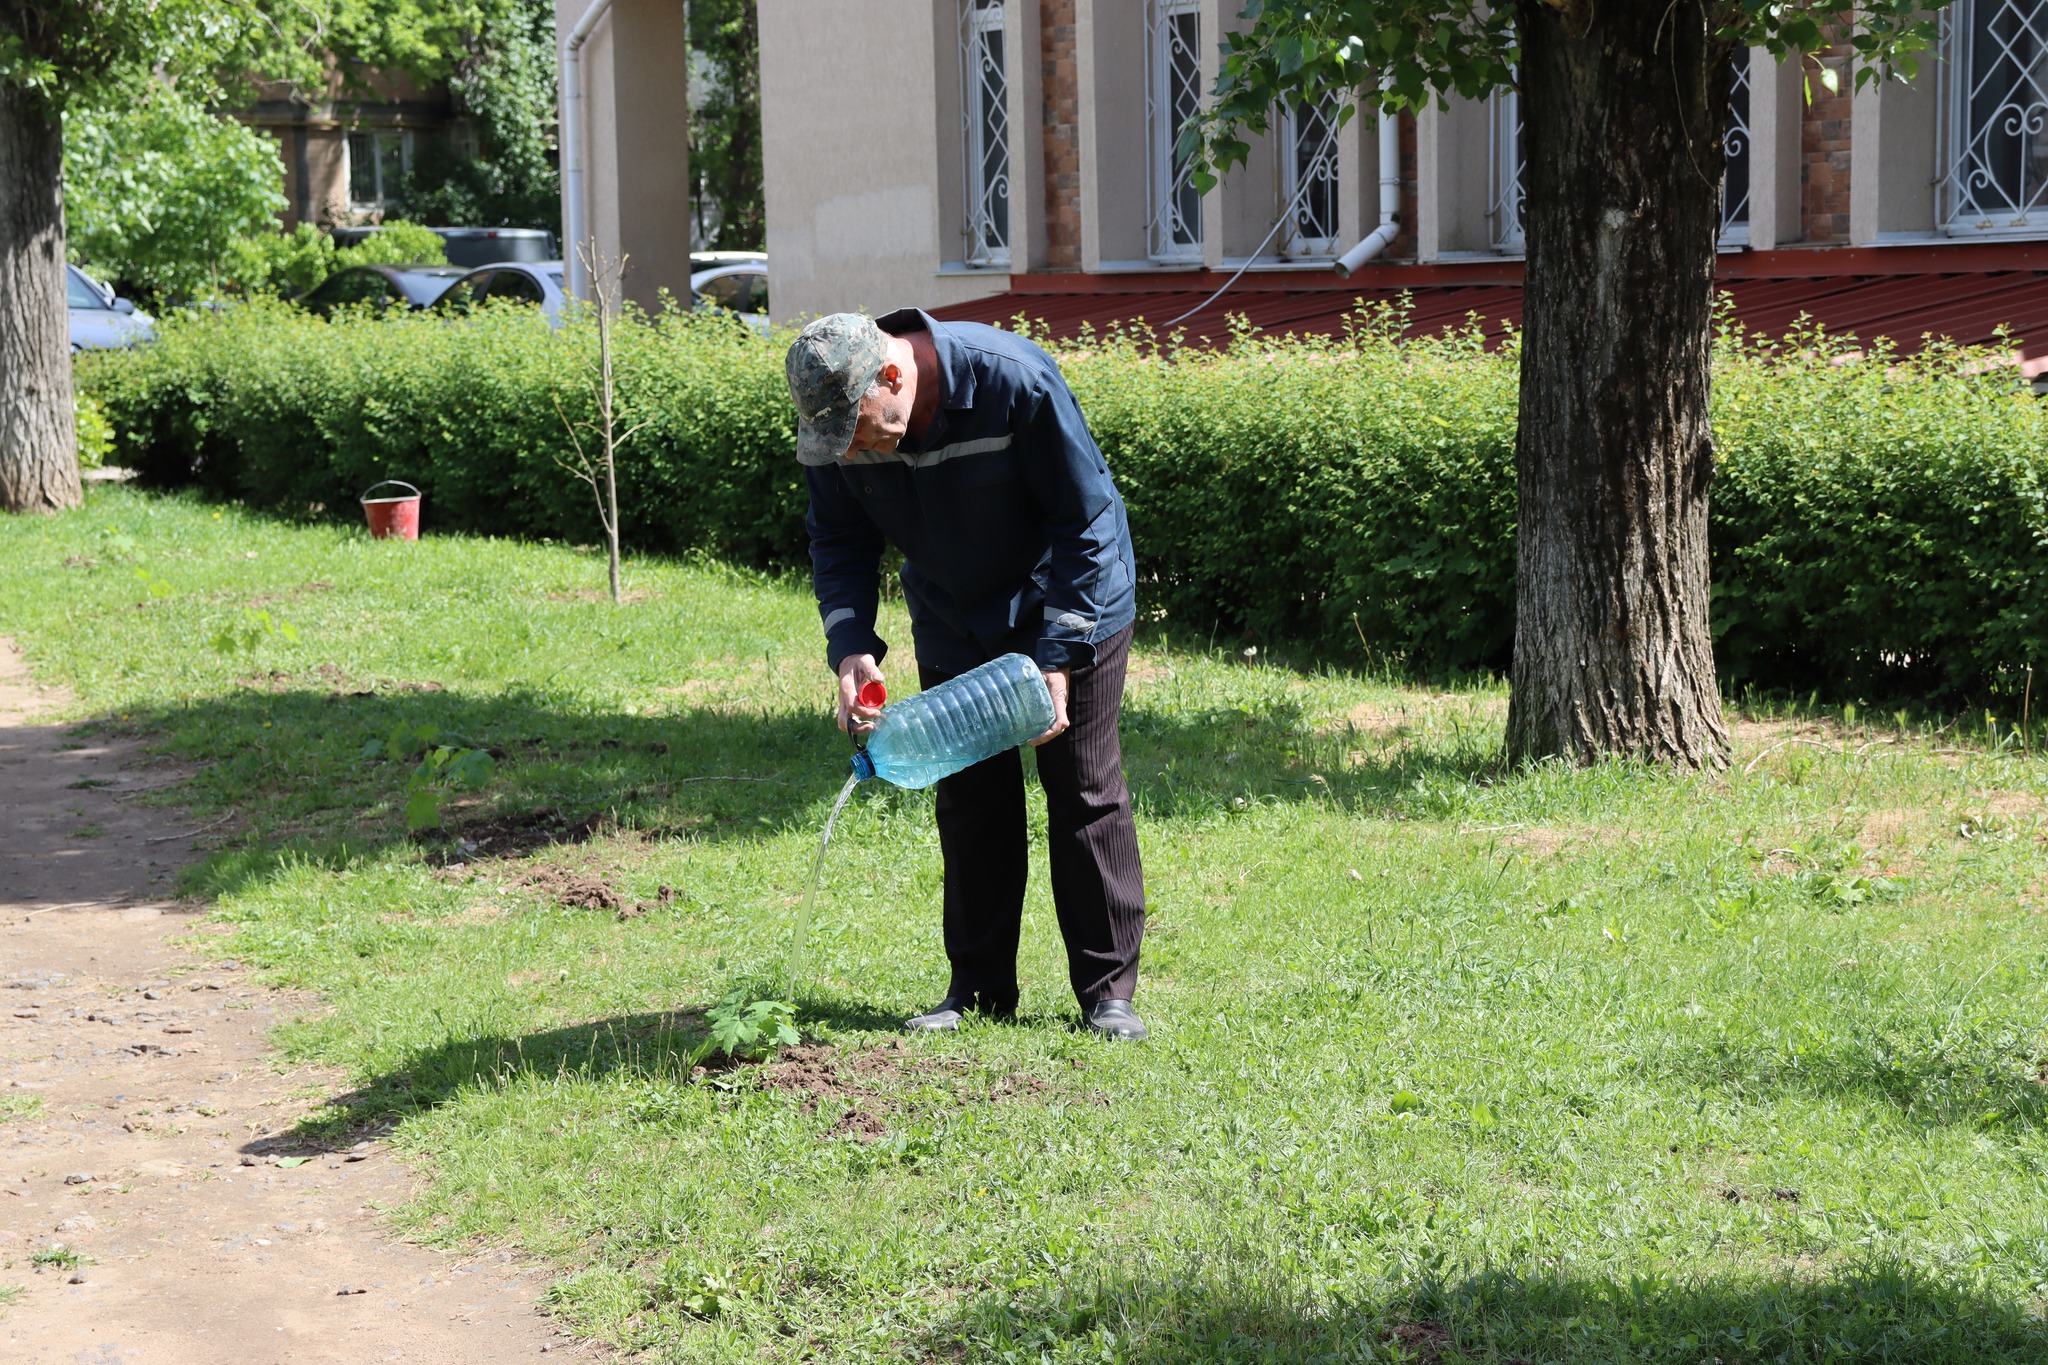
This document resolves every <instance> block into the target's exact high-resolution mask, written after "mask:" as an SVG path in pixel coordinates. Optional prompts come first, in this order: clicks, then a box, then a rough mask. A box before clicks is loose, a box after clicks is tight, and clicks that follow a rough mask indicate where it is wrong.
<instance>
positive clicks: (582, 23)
mask: <svg viewBox="0 0 2048 1365" xmlns="http://www.w3.org/2000/svg"><path fill="white" fill-rule="evenodd" d="M611 7H612V0H592V3H591V6H590V8H589V9H586V10H584V11H583V17H582V18H581V19H578V20H577V21H576V26H575V27H574V28H572V29H570V30H569V36H568V37H567V38H564V39H563V40H562V70H561V80H562V127H561V138H562V267H563V269H564V270H566V271H567V272H568V274H567V278H568V281H569V297H570V298H572V299H582V300H584V301H585V302H586V303H587V302H589V299H590V278H589V272H588V271H587V270H586V269H585V267H584V264H583V256H582V251H581V248H582V247H583V245H584V240H583V239H584V235H585V233H586V232H587V231H588V228H587V227H586V226H585V223H584V217H585V215H584V204H583V44H584V43H586V42H588V41H589V40H590V34H591V30H593V29H595V28H596V27H597V21H598V20H600V19H602V18H604V16H605V13H606V11H608V10H610V9H611Z"/></svg>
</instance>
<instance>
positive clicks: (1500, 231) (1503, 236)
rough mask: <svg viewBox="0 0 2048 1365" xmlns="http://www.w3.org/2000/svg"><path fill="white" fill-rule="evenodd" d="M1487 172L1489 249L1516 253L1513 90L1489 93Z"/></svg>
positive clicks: (1518, 209)
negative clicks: (1490, 232)
mask: <svg viewBox="0 0 2048 1365" xmlns="http://www.w3.org/2000/svg"><path fill="white" fill-rule="evenodd" d="M1487 144H1488V155H1487V170H1488V175H1489V178H1490V186H1489V194H1488V196H1487V210H1486V213H1487V216H1488V217H1489V218H1491V219H1492V220H1493V249H1494V250H1495V251H1499V252H1504V253H1506V254H1508V255H1511V256H1512V255H1518V254H1520V252H1521V250H1522V246H1523V242H1522V199H1523V190H1522V178H1523V177H1522V161H1523V137H1522V97H1521V95H1520V93H1519V92H1517V91H1514V90H1496V91H1494V92H1493V107H1492V116H1491V117H1490V118H1489V119H1488V120H1487Z"/></svg>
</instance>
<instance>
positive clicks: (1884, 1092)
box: [1646, 1016, 2048, 1133]
mask: <svg viewBox="0 0 2048 1365" xmlns="http://www.w3.org/2000/svg"><path fill="white" fill-rule="evenodd" d="M1950 1022H1951V1021H1949V1020H1947V1019H1945V1018H1941V1017H1938V1016H1937V1017H1935V1018H1931V1019H1929V1020H1928V1021H1927V1027H1926V1029H1925V1030H1924V1033H1923V1035H1922V1036H1918V1037H1914V1036H1910V1035H1908V1036H1886V1035H1882V1034H1879V1033H1876V1032H1871V1033H1868V1034H1863V1035H1860V1036H1856V1037H1851V1038H1842V1039H1837V1040H1835V1041H1833V1042H1830V1043H1828V1044H1827V1045H1825V1046H1818V1047H1808V1048H1806V1049H1804V1050H1802V1051H1800V1052H1798V1053H1796V1054H1795V1053H1793V1052H1790V1051H1788V1050H1786V1049H1785V1048H1783V1047H1778V1048H1773V1047H1769V1046H1762V1045H1739V1044H1736V1043H1734V1042H1732V1041H1730V1040H1726V1039H1719V1040H1713V1041H1708V1042H1701V1043H1696V1044H1688V1045H1685V1046H1682V1047H1676V1048H1674V1049H1673V1050H1672V1051H1670V1052H1669V1053H1667V1054H1665V1055H1664V1056H1662V1057H1659V1058H1655V1059H1653V1060H1651V1061H1649V1062H1648V1063H1647V1064H1646V1070H1648V1071H1649V1072H1651V1073H1652V1075H1653V1076H1654V1077H1656V1078H1658V1079H1661V1080H1675V1081H1678V1082H1680V1083H1689V1084H1691V1085H1696V1086H1702V1087H1712V1088H1718V1089H1723V1090H1727V1091H1729V1092H1731V1093H1735V1094H1739V1095H1741V1096H1743V1097H1744V1098H1745V1099H1748V1100H1752V1101H1756V1100H1768V1099H1770V1098H1773V1097H1776V1096H1779V1095H1784V1094H1788V1093H1797V1094H1807V1095H1812V1096H1815V1097H1818V1098H1821V1099H1851V1100H1858V1101H1871V1100H1875V1101H1877V1102H1879V1103H1881V1104H1886V1105H1890V1106H1891V1107H1892V1108H1893V1109H1895V1110H1896V1111H1897V1112H1898V1114H1899V1115H1900V1117H1901V1118H1903V1119H1905V1120H1906V1121H1907V1122H1908V1123H1911V1124H1914V1125H1916V1126H1919V1127H1922V1128H1948V1127H1959V1128H1968V1129H1977V1130H1980V1131H1983V1132H1986V1133H1994V1132H2011V1133H2037V1132H2041V1131H2043V1130H2048V1085H2044V1084H2043V1078H2042V1074H2041V1066H2042V1064H2041V1061H2040V1058H2039V1053H2038V1049H2037V1048H2036V1047H2035V1046H2034V1045H2033V1042H2032V1039H2031V1038H2030V1037H2020V1036H2014V1037H2010V1038H2004V1039H2001V1038H1997V1037H1991V1036H1981V1035H1980V1036H1970V1035H1965V1036H1961V1037H1957V1036H1954V1035H1951V1034H1950V1033H1948V1032H1947V1031H1946V1028H1945V1026H1946V1025H1948V1024H1949V1023H1950Z"/></svg>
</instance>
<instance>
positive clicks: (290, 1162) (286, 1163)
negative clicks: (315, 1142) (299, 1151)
mask: <svg viewBox="0 0 2048 1365" xmlns="http://www.w3.org/2000/svg"><path fill="white" fill-rule="evenodd" d="M312 1159H313V1158H312V1157H309V1156H281V1157H279V1158H278V1159H277V1164H278V1165H280V1166H282V1167H284V1168H285V1169H286V1170H290V1169H292V1167H294V1166H303V1165H305V1164H306V1163H307V1162H309V1161H311V1160H312Z"/></svg>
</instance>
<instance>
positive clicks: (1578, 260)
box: [1507, 0, 1731, 766]
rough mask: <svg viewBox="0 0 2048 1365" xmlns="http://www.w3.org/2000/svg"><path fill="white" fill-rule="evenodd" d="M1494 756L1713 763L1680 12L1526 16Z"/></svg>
mask: <svg viewBox="0 0 2048 1365" xmlns="http://www.w3.org/2000/svg"><path fill="white" fill-rule="evenodd" d="M1521 24H1522V33H1523V49H1522V69H1521V100H1522V117H1523V122H1524V127H1525V130H1526V132H1525V136H1526V138H1527V143H1526V148H1527V160H1526V168H1527V169H1526V172H1525V174H1526V177H1527V178H1526V182H1525V183H1526V188H1527V200H1526V206H1525V208H1524V210H1523V217H1522V222H1523V231H1524V233H1525V235H1526V238H1527V242H1528V267H1527V276H1526V280H1527V283H1526V286H1525V293H1524V300H1525V301H1524V329H1523V333H1522V395H1521V428H1520V434H1519V435H1518V437H1517V438H1516V443H1515V482H1516V492H1517V496H1518V498H1519V513H1518V518H1517V533H1518V536H1519V540H1518V544H1517V556H1516V557H1517V564H1516V576H1515V613H1516V614H1515V658H1514V676H1513V695H1512V700H1511V701H1510V704H1509V707H1508V734H1507V747H1508V755H1509V757H1510V758H1511V759H1517V760H1520V759H1534V758H1547V757H1563V758H1568V759H1571V760H1573V761H1576V762H1580V763H1585V762H1591V761H1593V760H1595V759H1597V758H1601V757H1603V756H1607V755H1628V756H1635V757H1640V758H1645V759H1650V760H1654V761H1659V762H1671V763H1681V764H1688V765H1694V766H1703V765H1719V764H1720V763H1722V762H1723V761H1724V755H1725V753H1726V751H1727V732H1726V730H1725V729H1724V728H1723V727H1722V724H1721V698H1720V690H1719V687H1718V685H1717V683H1716V680H1715V677H1714V650H1713V637H1712V635H1711V634H1710V632H1709V630H1708V627H1707V596H1708V576H1707V574H1708V566H1707V485H1708V484H1709V483H1710V482H1711V481H1712V479H1713V472H1714V451H1713V442H1712V437H1711V435H1710V433H1709V430H1708V423H1707V390H1708V374H1707V363H1708V352H1709V349H1710V344H1711V324H1712V318H1713V296H1714V255H1715V249H1716V242H1717V239H1718V238H1719V236H1720V229H1721V180H1722V169H1723V152H1722V145H1721V142H1722V130H1723V126H1724V124H1725V123H1726V121H1727V108H1728V88H1729V82H1730V79H1731V67H1730V64H1729V58H1730V53H1729V51H1728V50H1727V47H1726V45H1725V44H1721V43H1717V42H1716V41H1715V40H1714V38H1713V37H1712V34H1711V33H1710V32H1709V31H1708V28H1707V25H1706V22H1705V19H1704V17H1703V15H1702V11H1701V6H1700V3H1699V0H1679V3H1676V4H1672V5H1666V4H1663V3H1657V4H1651V3H1647V2H1646V0H1605V2H1604V3H1602V2H1601V0H1564V7H1563V8H1562V9H1561V10H1560V9H1556V8H1553V7H1552V6H1551V5H1550V4H1548V3H1542V2H1541V0H1523V3H1522V7H1521Z"/></svg>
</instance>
